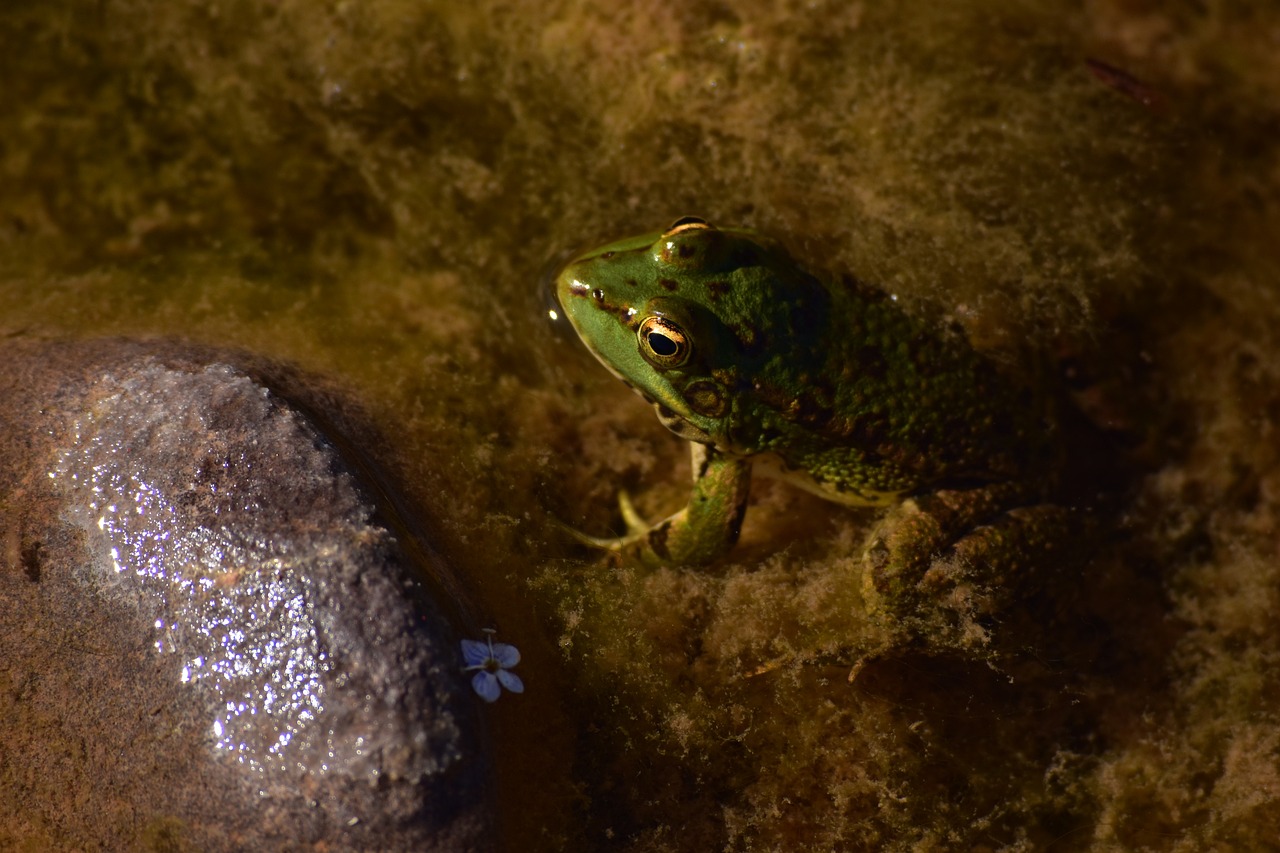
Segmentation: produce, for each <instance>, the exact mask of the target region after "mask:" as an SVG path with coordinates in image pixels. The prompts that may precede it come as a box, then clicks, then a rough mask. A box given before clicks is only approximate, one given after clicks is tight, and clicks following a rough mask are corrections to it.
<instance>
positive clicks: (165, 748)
mask: <svg viewBox="0 0 1280 853" xmlns="http://www.w3.org/2000/svg"><path fill="white" fill-rule="evenodd" d="M0 363H3V364H5V365H6V370H5V374H4V376H3V377H0V429H2V431H3V434H2V435H0V649H2V650H3V653H2V656H0V744H3V746H0V826H3V827H7V828H8V830H7V831H8V832H9V834H10V835H9V837H6V836H5V834H4V833H5V831H6V830H4V829H0V847H7V846H9V845H10V844H17V843H26V844H36V845H37V846H39V845H42V844H47V845H49V846H53V847H57V848H69V847H84V848H88V847H99V846H102V847H107V848H116V849H119V848H148V847H150V848H153V849H166V850H168V849H186V848H187V847H190V848H192V849H203V850H222V849H270V848H279V847H282V846H283V847H295V846H296V847H304V846H307V847H310V846H316V847H319V848H323V849H349V848H357V849H365V848H377V849H381V850H410V849H412V850H450V851H453V850H463V851H465V850H480V849H488V848H489V847H491V846H492V843H493V839H492V831H491V830H490V829H489V827H491V826H492V825H493V815H492V808H493V807H492V803H491V799H490V797H489V796H488V794H487V791H488V790H490V789H491V786H490V784H489V782H490V775H491V766H490V761H489V759H488V757H487V756H486V754H485V753H484V751H483V748H482V741H481V736H480V732H479V729H480V724H479V719H478V702H477V700H476V697H475V696H474V695H471V694H470V692H469V690H468V687H467V683H466V680H465V677H464V674H463V673H462V672H461V664H460V657H459V654H458V642H457V638H456V636H455V635H454V633H453V631H452V629H451V627H450V625H449V622H448V619H447V618H446V616H445V610H444V609H442V607H441V605H440V604H439V603H437V602H436V601H433V598H434V597H435V594H436V593H438V590H439V589H440V588H442V584H441V583H440V582H438V581H439V577H438V575H439V573H440V572H441V571H443V569H442V567H440V566H439V565H438V564H431V563H424V562H423V561H422V559H420V558H417V557H415V558H411V557H410V556H409V554H410V553H413V554H418V553H419V551H421V550H422V549H406V548H403V547H401V544H400V542H399V541H398V540H397V538H396V537H395V536H393V535H392V534H391V533H390V532H389V530H388V524H387V522H386V521H385V520H384V516H383V515H382V512H385V510H381V511H380V510H379V509H377V508H376V507H375V503H374V500H373V499H372V498H371V497H370V494H371V493H372V491H373V490H372V489H371V487H370V486H368V485H367V484H363V483H361V482H359V481H358V478H357V476H356V475H355V474H353V470H352V467H351V465H350V464H349V463H348V462H347V461H344V459H343V458H342V457H341V455H340V454H339V453H338V452H337V451H336V450H335V447H334V444H333V442H332V441H330V440H329V439H327V438H326V437H325V436H324V435H322V434H321V433H320V431H319V430H318V429H317V428H316V427H315V426H314V425H313V423H312V422H311V421H310V420H309V419H308V418H307V417H305V416H304V415H302V414H301V413H300V411H299V410H298V409H297V408H295V407H293V406H291V405H290V404H289V403H286V402H285V401H284V400H283V399H282V398H281V397H280V396H278V395H277V394H276V393H274V392H273V391H271V390H269V389H268V387H266V386H265V385H264V384H263V383H262V382H261V381H259V380H258V379H255V378H251V376H250V373H248V372H246V371H245V370H244V369H242V368H239V367H236V366H233V364H231V363H228V362H227V361H226V360H224V359H223V358H220V357H218V356H217V355H216V354H211V353H208V352H204V351H200V350H195V349H184V348H182V347H178V346H177V345H167V344H137V343H129V342H122V341H100V342H89V343H80V344H31V343H18V342H9V343H7V344H5V345H4V346H3V347H2V348H0ZM433 576H436V581H437V582H433V581H432V577H433Z"/></svg>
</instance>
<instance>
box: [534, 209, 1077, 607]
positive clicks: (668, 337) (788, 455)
mask: <svg viewBox="0 0 1280 853" xmlns="http://www.w3.org/2000/svg"><path fill="white" fill-rule="evenodd" d="M555 287H556V295H557V297H558V300H559V303H560V306H561V308H562V309H563V311H564V314H565V315H566V316H567V318H568V320H569V322H570V323H571V324H572V326H573V328H574V329H575V330H576V331H577V333H578V335H579V336H580V337H581V339H582V340H583V342H584V343H585V344H586V345H587V347H588V348H589V349H590V350H591V352H592V353H594V354H595V356H596V357H597V358H598V359H599V360H600V361H601V362H602V363H603V364H604V366H605V367H607V368H608V369H609V370H610V371H611V372H612V373H614V374H615V375H616V376H617V377H618V378H619V379H621V380H622V381H623V382H624V383H626V384H627V385H628V386H630V387H631V388H632V389H634V390H635V391H636V392H637V393H638V394H640V396H642V397H643V398H644V399H645V400H646V401H647V402H649V403H650V404H651V405H652V406H653V408H654V410H655V411H656V412H657V415H658V420H659V421H661V423H662V424H663V425H664V426H665V427H667V429H669V430H671V432H673V433H675V434H676V435H678V436H680V437H681V438H683V439H686V440H688V441H689V442H690V443H691V447H692V454H693V480H694V482H693V494H692V496H691V497H690V499H689V502H688V505H687V506H685V507H684V508H683V509H682V510H680V511H679V512H677V513H675V514H674V515H672V516H671V517H669V518H667V519H665V520H663V521H660V522H658V523H657V524H652V525H651V524H648V523H646V522H645V521H644V520H643V519H642V518H640V517H639V515H638V513H637V512H636V511H635V509H634V508H633V506H632V505H631V502H630V500H629V499H628V498H627V497H626V495H625V493H624V494H623V495H621V496H620V503H621V510H622V515H623V518H624V520H625V521H626V523H627V527H628V533H627V534H626V535H625V536H621V537H618V538H594V537H586V536H580V538H583V539H584V540H585V541H589V542H590V543H591V544H593V545H596V546H598V547H601V548H605V549H608V550H610V551H613V552H616V553H618V554H620V555H622V556H623V557H624V558H629V559H634V560H638V561H640V562H642V563H646V564H650V565H689V564H706V563H710V562H712V561H714V560H716V559H717V558H719V557H721V556H722V555H724V554H725V553H726V552H727V551H729V549H730V548H732V547H733V545H734V544H735V542H736V541H737V538H738V534H739V530H740V528H741V525H742V519H743V514H744V512H745V511H746V507H747V499H748V492H749V485H750V480H751V475H752V472H753V471H755V472H758V473H761V474H765V475H769V476H774V477H779V478H781V479H783V480H785V481H787V482H790V483H793V484H795V485H797V486H799V487H801V488H803V489H807V490H809V491H811V492H814V493H816V494H818V495H820V496H822V497H824V498H827V499H830V500H833V501H838V502H841V503H844V504H851V505H859V506H879V507H886V508H888V510H887V512H886V514H885V516H884V518H883V520H882V522H881V523H880V524H879V525H878V527H877V528H876V529H875V531H874V532H873V533H872V535H871V536H870V538H869V540H868V542H867V544H866V547H865V549H864V552H863V555H862V557H863V577H864V593H865V594H866V598H867V601H868V604H869V606H870V607H872V608H879V609H882V610H890V611H904V610H908V609H911V608H913V607H915V606H917V603H918V601H919V599H920V597H921V596H922V595H936V594H945V591H942V590H940V588H941V587H945V586H946V585H947V575H948V573H949V572H950V573H951V574H954V571H952V569H954V567H955V566H957V565H963V566H968V567H970V568H972V567H973V566H975V565H981V566H982V567H983V569H982V571H983V573H984V574H985V577H986V583H987V584H988V585H989V586H998V585H1000V584H1001V582H1002V581H1001V578H1000V575H1001V574H1002V573H1006V572H1016V571H1021V568H1020V567H1019V563H1020V562H1021V561H1022V560H1023V559H1024V558H1025V557H1026V555H1027V554H1028V552H1030V551H1033V550H1036V549H1045V548H1052V547H1053V541H1054V537H1055V536H1057V535H1058V532H1059V531H1060V530H1061V529H1062V524H1061V522H1062V516H1063V514H1064V513H1065V512H1067V510H1065V509H1064V508H1062V507H1058V506H1055V505H1054V504H1052V503H1050V502H1048V498H1049V497H1050V496H1051V495H1052V493H1053V490H1054V486H1055V482H1056V474H1057V471H1058V470H1059V468H1060V466H1061V464H1062V442H1061V440H1060V435H1059V433H1060V430H1059V428H1058V423H1057V418H1056V414H1055V403H1054V401H1053V398H1052V395H1048V394H1044V393H1041V392H1040V391H1039V390H1038V387H1037V384H1036V383H1035V382H1030V381H1019V380H1018V379H1016V378H1014V377H1012V376H1011V375H1009V374H1008V372H1007V371H1005V370H1002V369H999V368H998V367H997V365H996V363H994V362H993V361H991V360H988V359H987V358H985V357H984V356H982V355H981V354H979V353H978V352H977V351H975V349H974V348H973V347H972V346H971V345H970V343H969V342H968V340H967V339H966V337H965V335H964V334H963V332H962V331H960V330H959V329H958V328H954V327H951V328H948V327H939V324H936V323H933V324H931V323H928V322H925V321H922V320H919V319H916V318H913V316H912V315H911V314H909V313H908V312H906V311H904V310H902V308H900V307H899V305H898V304H897V300H896V299H895V297H893V296H891V295H889V294H887V293H885V292H884V291H882V290H878V289H875V288H872V287H869V286H866V285H864V284H862V283H860V282H858V281H855V280H854V279H852V278H849V277H837V276H822V275H817V274H813V273H811V272H808V271H806V270H805V269H803V268H802V267H801V266H800V265H799V264H797V263H796V262H795V261H794V260H792V258H791V257H790V256H789V254H788V253H787V251H786V250H785V249H784V248H783V246H782V245H780V244H779V243H778V242H775V241H774V240H771V239H769V238H768V237H765V236H764V235H762V234H759V233H756V232H754V231H750V230H746V229H737V228H717V227H715V226H713V225H711V224H709V223H708V222H706V221H704V220H702V219H698V218H695V217H686V218H683V219H680V220H678V221H677V222H675V223H674V224H673V225H672V226H671V227H670V228H668V229H667V230H665V231H662V232H660V233H650V234H643V235H640V236H637V237H631V238H628V239H625V240H620V241H617V242H614V243H609V244H608V245H605V246H601V247H599V248H597V249H593V250H591V251H589V252H586V253H585V254H582V255H579V256H578V257H575V258H573V259H572V260H570V261H569V262H568V263H567V264H565V265H564V266H563V268H561V269H560V271H559V273H558V274H557V276H556V279H555ZM942 557H946V558H947V559H941V558H942ZM948 567H952V569H948ZM951 586H952V587H954V586H955V584H954V583H952V584H951Z"/></svg>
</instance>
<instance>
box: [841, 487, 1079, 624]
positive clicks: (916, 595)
mask: <svg viewBox="0 0 1280 853" xmlns="http://www.w3.org/2000/svg"><path fill="white" fill-rule="evenodd" d="M1035 498H1036V495H1034V494H1033V493H1029V492H1028V490H1027V488H1026V487H1024V486H1020V485H1016V484H996V485H992V486H987V487H983V488H979V489H965V490H940V491H937V492H932V493H928V494H923V495H920V496H918V497H916V498H912V499H909V500H906V501H903V502H902V504H900V505H899V506H897V507H895V508H894V509H893V510H891V511H890V512H889V514H888V515H886V517H885V519H884V520H883V521H882V523H881V524H880V526H879V527H878V528H877V530H876V531H875V532H874V533H873V534H872V536H871V538H870V540H869V543H868V546H867V549H866V551H865V553H864V555H863V594H864V597H865V599H866V603H867V608H868V610H869V611H870V612H871V613H872V614H874V615H877V616H880V617H886V618H890V619H893V620H895V621H897V622H901V623H904V624H905V623H908V622H912V621H916V622H922V621H923V622H927V621H928V619H929V614H930V613H936V612H937V609H938V608H940V607H941V608H944V609H950V610H953V611H967V612H968V613H969V614H970V615H972V616H979V615H985V614H990V613H993V612H997V611H999V610H1000V609H1002V608H1003V607H1004V606H1006V605H1007V604H1008V603H1009V602H1010V601H1011V600H1012V599H1013V597H1014V596H1015V595H1018V594H1023V593H1026V592H1027V591H1028V584H1029V583H1031V582H1033V581H1036V580H1037V579H1038V573H1039V572H1040V571H1041V570H1042V568H1045V566H1044V565H1043V564H1046V563H1049V562H1052V563H1055V564H1056V563H1057V562H1059V561H1068V560H1069V559H1070V558H1071V557H1072V556H1073V555H1074V554H1075V553H1077V552H1079V550H1080V549H1081V548H1082V547H1083V545H1084V543H1085V541H1086V538H1087V537H1085V536H1084V535H1083V534H1084V528H1085V527H1086V526H1087V519H1086V517H1085V514H1083V513H1081V512H1079V511H1076V510H1072V509H1069V508H1066V507H1062V506H1058V505H1056V504H1046V503H1031V505H1029V506H1020V504H1024V503H1027V502H1028V501H1034V500H1035ZM1008 507H1014V508H1013V509H1007V508H1008Z"/></svg>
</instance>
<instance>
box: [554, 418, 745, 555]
mask: <svg viewBox="0 0 1280 853" xmlns="http://www.w3.org/2000/svg"><path fill="white" fill-rule="evenodd" d="M690 447H691V457H692V461H693V494H692V495H690V496H689V503H688V505H686V506H685V508H684V509H682V510H680V511H679V512H677V513H675V514H674V515H672V516H670V517H669V518H666V519H663V520H662V521H660V522H658V523H657V524H654V525H652V526H650V525H647V524H646V523H645V522H644V520H643V519H642V518H640V516H639V514H638V513H636V511H635V508H634V507H632V506H631V502H630V499H629V498H627V497H626V495H625V494H624V495H622V496H620V498H619V504H620V505H621V509H622V516H623V520H624V521H626V523H627V529H628V533H627V535H626V536H621V537H618V538H616V539H595V538H591V537H582V536H579V538H580V539H582V540H583V541H585V542H587V543H588V544H591V545H595V546H596V547H600V548H605V549H606V550H609V551H612V552H614V553H616V554H619V555H621V556H622V557H623V558H625V559H632V560H637V561H639V562H641V563H644V564H645V565H650V566H660V565H691V564H692V565H701V564H705V563H710V562H712V561H714V560H715V559H716V558H717V557H720V556H722V555H723V554H725V553H726V552H727V551H728V550H729V549H730V548H732V547H733V546H734V543H736V542H737V541H738V533H739V532H740V531H741V529H742V515H743V513H744V512H745V511H746V508H747V496H748V494H749V492H750V488H751V463H750V462H748V461H746V460H743V459H738V458H735V457H730V456H726V455H725V454H723V453H721V452H720V451H718V450H716V449H715V448H713V447H708V446H707V445H704V444H697V443H692V444H691V445H690Z"/></svg>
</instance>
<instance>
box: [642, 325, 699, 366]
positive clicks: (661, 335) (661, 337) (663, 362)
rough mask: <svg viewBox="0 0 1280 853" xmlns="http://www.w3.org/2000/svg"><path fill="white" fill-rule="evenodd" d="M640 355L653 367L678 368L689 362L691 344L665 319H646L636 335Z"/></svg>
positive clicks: (681, 332) (679, 330) (678, 329)
mask: <svg viewBox="0 0 1280 853" xmlns="http://www.w3.org/2000/svg"><path fill="white" fill-rule="evenodd" d="M636 336H637V337H638V338H639V341H640V354H641V355H642V356H644V359H645V361H647V362H649V363H650V364H652V365H653V366H654V367H661V368H671V367H680V366H681V365H683V364H685V363H686V362H687V361H688V360H689V355H690V353H691V352H692V351H693V342H692V341H691V340H689V336H688V335H687V334H685V331H684V329H682V328H680V327H679V326H678V325H676V324H675V323H673V322H671V321H670V320H668V319H667V318H666V317H646V318H645V319H644V322H642V323H641V324H640V329H639V331H638V332H637V333H636Z"/></svg>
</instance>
